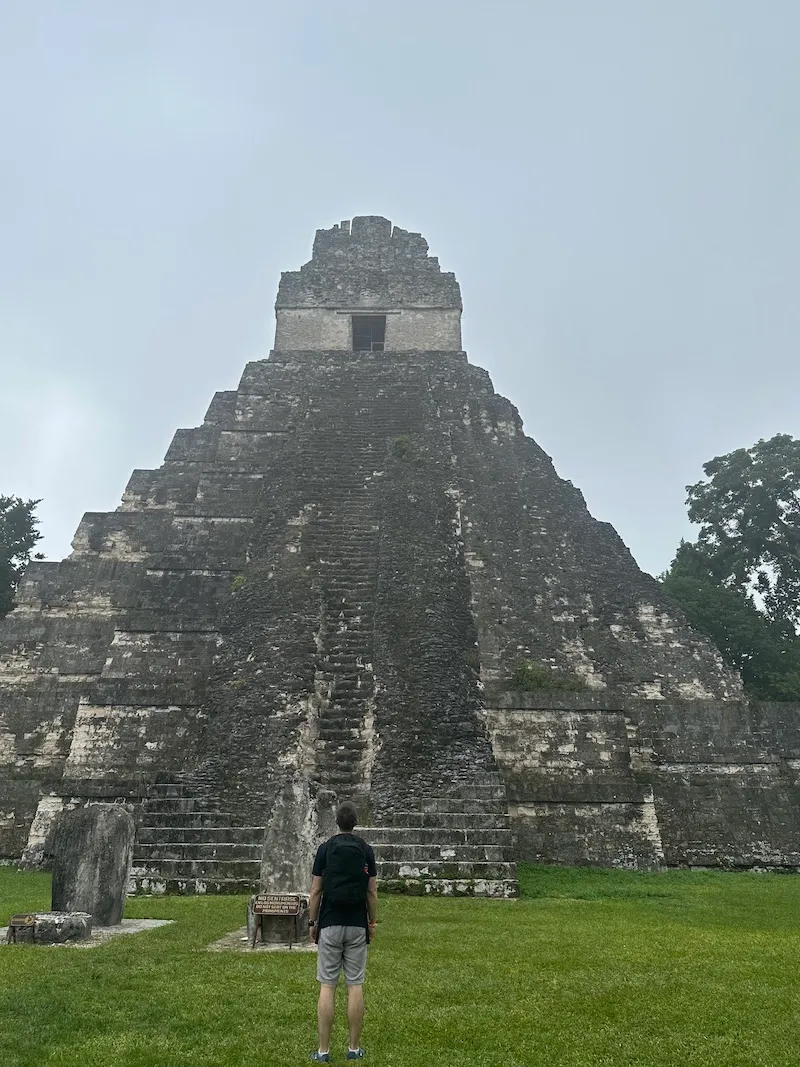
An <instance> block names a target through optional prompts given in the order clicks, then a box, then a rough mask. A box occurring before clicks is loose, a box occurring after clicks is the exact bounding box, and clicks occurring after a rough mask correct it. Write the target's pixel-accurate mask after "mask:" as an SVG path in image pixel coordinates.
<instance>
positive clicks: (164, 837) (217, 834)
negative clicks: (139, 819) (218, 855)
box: [136, 826, 267, 848]
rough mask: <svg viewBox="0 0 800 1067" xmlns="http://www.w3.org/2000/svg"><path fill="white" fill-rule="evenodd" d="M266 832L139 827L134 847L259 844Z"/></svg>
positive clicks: (238, 828)
mask: <svg viewBox="0 0 800 1067" xmlns="http://www.w3.org/2000/svg"><path fill="white" fill-rule="evenodd" d="M266 830H267V828H266V826H204V827H196V826H194V827H193V826H141V827H139V829H138V830H137V832H136V841H137V846H136V847H137V848H138V847H139V844H142V845H148V844H172V843H174V842H178V843H181V842H185V843H187V844H188V843H191V842H206V843H208V844H214V843H215V842H220V843H223V844H224V843H227V842H231V843H237V842H239V843H241V844H245V845H251V844H260V842H261V841H263V839H264V834H265V833H266Z"/></svg>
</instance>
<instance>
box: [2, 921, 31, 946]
mask: <svg viewBox="0 0 800 1067" xmlns="http://www.w3.org/2000/svg"><path fill="white" fill-rule="evenodd" d="M35 926H36V916H35V915H12V916H11V920H10V922H9V924H8V943H9V944H11V945H14V944H17V945H19V944H22V943H28V944H33V940H34V927H35Z"/></svg>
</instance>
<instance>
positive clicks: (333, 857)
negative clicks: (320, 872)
mask: <svg viewBox="0 0 800 1067" xmlns="http://www.w3.org/2000/svg"><path fill="white" fill-rule="evenodd" d="M368 881H369V873H368V861H367V846H366V844H365V842H364V841H362V839H361V838H360V837H355V836H354V835H353V834H337V835H336V837H332V838H331V839H330V840H329V841H328V848H327V851H326V855H325V874H324V876H323V881H322V892H323V894H324V896H325V900H326V901H329V902H330V903H332V904H365V903H366V900H367V882H368Z"/></svg>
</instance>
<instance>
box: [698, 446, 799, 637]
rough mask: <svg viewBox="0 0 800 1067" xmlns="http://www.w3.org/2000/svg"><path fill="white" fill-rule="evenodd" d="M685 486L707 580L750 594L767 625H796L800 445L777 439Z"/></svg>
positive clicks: (719, 460) (713, 464)
mask: <svg viewBox="0 0 800 1067" xmlns="http://www.w3.org/2000/svg"><path fill="white" fill-rule="evenodd" d="M703 470H704V472H705V474H706V479H707V480H706V481H701V482H698V483H697V484H696V485H690V486H687V491H688V494H689V495H688V498H687V503H688V505H689V518H690V519H691V520H692V522H696V523H698V524H699V525H700V534H699V536H698V539H697V548H698V549H699V550H700V551H701V552H702V553H703V554H704V555H705V557H706V559H707V561H708V567H709V570H710V573H711V576H712V578H713V580H714V581H715V582H716V583H718V584H720V585H723V586H724V587H725V588H728V589H739V590H743V591H744V592H745V593H747V594H753V593H755V594H756V595H757V596H758V598H759V599H760V600H761V601H762V602H763V606H764V611H765V613H766V615H767V616H768V617H769V618H770V619H772V620H773V621H776V622H778V621H786V622H789V623H791V624H792V625H793V626H794V627H797V626H798V624H800V440H795V439H794V438H793V437H791V436H790V435H789V434H776V436H775V437H772V438H770V440H769V441H764V440H760V441H759V442H758V443H757V444H755V445H753V446H752V448H739V449H737V450H736V451H735V452H729V453H728V455H726V456H717V457H716V458H715V459H712V460H711V461H710V462H708V463H706V464H705V465H704V466H703Z"/></svg>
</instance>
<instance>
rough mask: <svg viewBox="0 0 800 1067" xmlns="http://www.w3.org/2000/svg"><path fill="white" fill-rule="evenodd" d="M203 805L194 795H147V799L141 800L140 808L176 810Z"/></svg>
mask: <svg viewBox="0 0 800 1067" xmlns="http://www.w3.org/2000/svg"><path fill="white" fill-rule="evenodd" d="M202 807H203V805H202V804H201V802H200V801H198V800H197V798H196V797H192V796H169V795H166V794H165V795H163V796H154V795H152V794H151V795H150V796H148V798H147V800H144V801H142V808H143V809H144V810H145V811H147V812H149V813H155V812H176V811H187V812H188V811H197V810H200V809H202Z"/></svg>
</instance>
